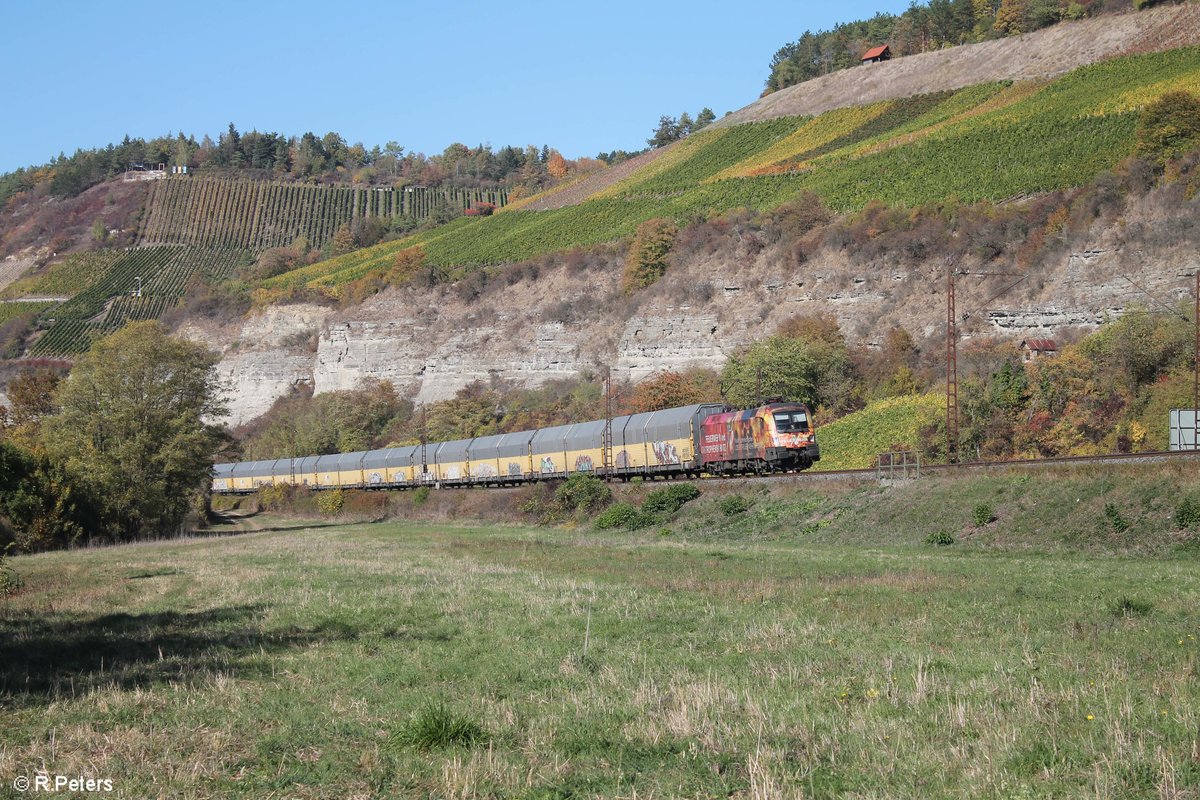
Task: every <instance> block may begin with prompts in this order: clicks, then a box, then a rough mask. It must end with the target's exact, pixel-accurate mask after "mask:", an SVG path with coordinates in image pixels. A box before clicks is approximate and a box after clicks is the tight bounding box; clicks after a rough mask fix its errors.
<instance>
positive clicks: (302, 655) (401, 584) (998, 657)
mask: <svg viewBox="0 0 1200 800" xmlns="http://www.w3.org/2000/svg"><path fill="white" fill-rule="evenodd" d="M270 527H281V525H271V526H270ZM15 564H16V566H17V569H18V570H19V571H20V572H21V574H22V576H23V577H24V578H25V580H26V586H27V589H26V590H25V591H24V592H23V593H22V594H21V595H19V596H17V597H16V598H14V599H12V600H10V601H9V602H8V603H7V604H6V605H4V606H2V607H0V628H2V629H3V630H2V631H0V633H2V634H3V636H2V637H0V656H2V658H0V691H2V694H0V704H2V707H3V713H4V714H5V720H6V724H5V727H4V729H3V731H2V732H0V775H3V776H4V777H5V778H6V781H7V780H11V779H12V777H13V776H16V775H21V774H30V773H31V772H33V771H36V770H45V771H47V772H49V773H51V774H57V773H69V774H83V775H88V776H93V777H111V778H113V780H114V782H115V784H116V787H117V792H116V794H117V796H128V797H135V796H136V797H142V796H188V797H217V796H221V797H227V796H244V797H264V796H287V797H332V796H337V797H376V796H404V797H410V796H420V797H454V798H478V797H501V796H504V797H572V796H578V797H639V798H650V797H654V798H666V797H700V796H718V795H719V796H730V797H739V798H785V797H834V796H845V795H853V796H862V797H891V796H905V797H913V796H928V797H942V796H965V795H973V796H988V797H1013V796H1029V797H1035V796H1049V795H1057V796H1082V795H1088V796H1095V797H1102V798H1108V797H1111V798H1116V797H1131V796H1149V797H1186V796H1188V793H1194V792H1195V791H1196V790H1197V788H1198V787H1200V769H1197V768H1196V766H1195V764H1196V763H1197V762H1196V760H1195V752H1194V751H1195V748H1196V734H1195V732H1196V730H1197V725H1200V702H1198V701H1200V695H1198V694H1197V691H1198V690H1197V682H1196V680H1195V676H1196V669H1197V663H1200V645H1198V644H1197V643H1196V640H1195V639H1194V638H1192V637H1194V636H1195V635H1196V632H1197V629H1198V628H1200V618H1198V617H1197V615H1196V614H1197V612H1196V608H1197V607H1200V605H1198V602H1197V601H1198V600H1200V581H1198V580H1197V578H1196V574H1195V570H1194V568H1193V564H1192V563H1191V562H1190V561H1188V560H1185V559H1170V558H1168V559H1161V558H1159V559H1153V558H1139V559H1122V560H1120V561H1119V562H1114V561H1111V560H1107V559H1104V558H1093V557H1087V556H1081V555H1077V554H1076V555H1070V554H1067V555H1061V556H1038V557H1035V556H1028V555H1022V554H1019V553H1018V554H1007V555H1006V554H996V553H985V552H983V553H981V552H976V553H970V552H961V551H953V552H952V551H946V550H937V551H934V550H931V549H928V548H920V547H905V546H893V547H882V548H880V547H876V548H872V549H863V548H856V547H848V546H842V545H814V544H804V543H787V542H782V541H776V542H774V543H764V544H757V545H755V544H749V543H748V542H746V541H743V542H741V543H732V542H730V543H726V544H723V545H721V546H720V547H719V548H714V546H713V545H711V544H705V543H703V542H700V543H695V544H689V543H687V542H678V541H670V540H662V539H660V538H658V537H657V536H651V537H649V538H645V539H642V538H630V537H623V536H618V535H606V536H603V537H599V536H596V535H594V534H591V533H586V532H576V533H573V534H572V533H564V532H560V531H545V530H537V529H520V528H509V529H506V530H504V531H502V532H495V531H492V530H489V529H486V528H467V527H458V528H447V527H445V526H442V525H375V526H367V525H351V526H342V527H326V528H308V529H305V528H302V527H298V528H294V529H290V530H272V531H260V532H257V533H248V534H245V535H242V536H234V537H227V538H218V539H204V540H201V539H198V540H192V541H186V542H176V543H162V544H143V545H136V546H130V547H119V548H110V549H106V550H94V551H78V552H73V553H57V554H47V555H43V556H36V557H21V558H17V559H15ZM1116 597H1134V598H1138V599H1140V600H1141V601H1144V602H1145V603H1146V604H1148V607H1149V609H1150V610H1149V611H1148V612H1147V613H1146V614H1144V615H1140V616H1135V617H1128V618H1122V617H1119V616H1115V615H1114V614H1113V613H1112V612H1111V611H1110V606H1111V603H1112V602H1113V598H1116ZM585 637H586V639H587V645H586V647H585V644H584V642H585ZM47 655H49V656H50V657H49V658H47ZM35 667H36V669H37V671H36V672H34V671H28V672H27V670H32V669H33V668H35ZM26 676H28V680H26ZM431 704H435V705H436V704H444V707H445V708H447V709H448V710H449V711H452V712H453V713H454V714H455V715H460V716H461V717H463V718H464V719H465V720H467V721H468V723H469V724H470V725H477V726H478V728H479V729H480V730H482V731H484V732H485V734H486V737H485V738H484V739H482V740H479V742H478V743H477V744H475V745H472V746H465V747H464V746H447V747H445V748H437V747H434V748H432V749H420V748H416V747H413V746H410V745H408V744H405V741H406V740H405V738H404V736H403V735H402V734H403V733H404V732H405V731H406V730H408V727H407V726H409V725H410V724H411V722H410V721H411V720H412V719H413V718H414V715H415V714H416V713H417V712H418V711H419V710H420V709H423V708H428V707H429V706H430V705H431ZM1089 717H1090V718H1089Z"/></svg>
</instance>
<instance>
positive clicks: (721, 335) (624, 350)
mask: <svg viewBox="0 0 1200 800" xmlns="http://www.w3.org/2000/svg"><path fill="white" fill-rule="evenodd" d="M671 311H674V312H675V313H674V314H672V313H670V312H671ZM691 311H692V309H690V308H688V307H687V306H682V307H679V308H676V309H670V310H668V311H667V313H666V314H664V315H662V316H643V317H634V318H633V319H630V320H629V321H628V322H627V323H626V324H625V329H624V331H623V332H622V335H621V340H620V342H619V343H618V345H617V351H616V354H615V355H616V358H615V359H614V369H613V375H614V377H616V378H618V379H623V380H628V381H630V382H632V383H637V382H638V381H641V380H643V379H645V378H648V377H649V376H651V375H653V374H654V373H656V372H661V371H662V370H664V369H676V370H678V369H682V368H684V367H687V366H690V365H693V364H699V365H713V364H724V363H725V359H726V358H728V357H729V354H730V353H731V352H733V350H734V349H736V347H737V345H738V344H740V343H741V337H727V336H726V335H725V332H724V331H723V330H722V327H723V326H722V325H721V322H720V320H719V319H718V318H717V317H716V316H714V315H712V314H710V313H705V311H704V310H701V309H696V312H697V313H695V314H692V313H690V312H691ZM664 365H668V366H664Z"/></svg>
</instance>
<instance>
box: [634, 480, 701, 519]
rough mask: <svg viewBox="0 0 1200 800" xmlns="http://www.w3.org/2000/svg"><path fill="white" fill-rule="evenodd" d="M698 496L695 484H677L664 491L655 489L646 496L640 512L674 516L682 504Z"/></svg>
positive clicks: (698, 491)
mask: <svg viewBox="0 0 1200 800" xmlns="http://www.w3.org/2000/svg"><path fill="white" fill-rule="evenodd" d="M699 496H700V490H699V489H697V488H696V486H695V484H692V483H677V484H675V485H674V486H668V487H666V488H665V489H655V490H654V491H653V492H651V493H650V494H648V495H647V496H646V500H645V502H644V503H642V511H643V512H645V513H647V514H656V515H667V514H674V513H675V512H676V511H678V510H679V509H681V508H683V504H684V503H686V502H688V501H689V500H695V499H696V498H697V497H699Z"/></svg>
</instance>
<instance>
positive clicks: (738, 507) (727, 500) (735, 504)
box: [717, 494, 750, 517]
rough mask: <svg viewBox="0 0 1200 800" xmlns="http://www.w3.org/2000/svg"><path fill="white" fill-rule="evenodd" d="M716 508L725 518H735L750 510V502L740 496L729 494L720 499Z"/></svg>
mask: <svg viewBox="0 0 1200 800" xmlns="http://www.w3.org/2000/svg"><path fill="white" fill-rule="evenodd" d="M717 508H719V509H721V513H722V514H724V515H725V516H727V517H736V516H737V515H738V514H742V513H744V512H745V511H746V510H748V509H749V508H750V501H748V500H747V499H746V498H744V497H742V496H741V495H740V494H731V495H727V496H725V497H722V498H721V500H720V502H718V503H717Z"/></svg>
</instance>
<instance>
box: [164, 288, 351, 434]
mask: <svg viewBox="0 0 1200 800" xmlns="http://www.w3.org/2000/svg"><path fill="white" fill-rule="evenodd" d="M330 313H331V310H330V309H328V308H324V307H322V306H317V305H312V304H296V305H289V306H272V307H269V308H267V309H264V310H263V311H262V312H261V313H259V314H255V315H253V316H251V317H250V318H249V319H247V320H245V321H244V322H242V323H241V324H238V325H234V326H224V327H222V326H206V325H204V324H202V323H200V322H194V323H191V324H189V325H186V326H185V327H183V328H182V329H180V331H179V333H180V334H181V335H183V336H186V337H187V338H189V339H192V340H193V341H198V342H202V343H204V344H206V345H208V346H209V347H211V348H213V349H215V350H218V351H220V352H221V362H220V364H218V365H217V377H218V379H219V380H220V381H221V383H222V384H223V385H224V386H225V387H226V397H227V399H228V402H229V417H228V418H227V419H226V420H225V421H226V422H227V423H228V424H229V425H231V426H235V427H236V426H238V425H241V424H243V423H245V422H249V421H250V420H252V419H254V418H255V417H257V416H259V415H261V414H263V413H265V412H266V411H267V410H268V409H270V407H271V405H272V404H273V403H274V402H275V401H276V400H277V399H279V398H280V397H283V396H284V395H286V394H287V393H288V392H290V391H292V390H293V389H294V388H295V387H297V386H300V385H303V384H311V383H312V375H313V360H314V354H313V348H312V344H313V343H314V342H315V340H316V338H317V336H318V334H319V332H320V329H321V327H322V325H323V324H324V322H325V319H326V318H327V317H328V316H329V314H330Z"/></svg>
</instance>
